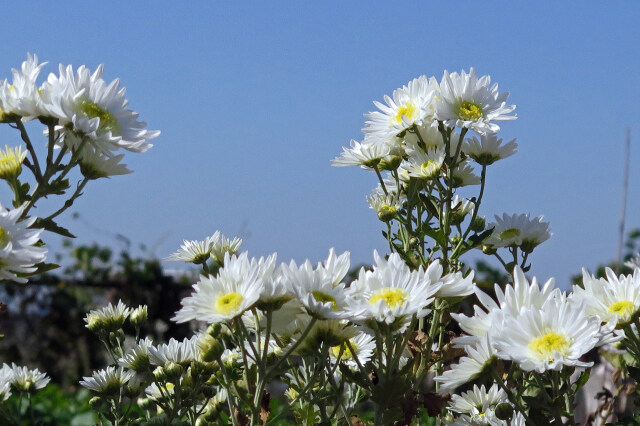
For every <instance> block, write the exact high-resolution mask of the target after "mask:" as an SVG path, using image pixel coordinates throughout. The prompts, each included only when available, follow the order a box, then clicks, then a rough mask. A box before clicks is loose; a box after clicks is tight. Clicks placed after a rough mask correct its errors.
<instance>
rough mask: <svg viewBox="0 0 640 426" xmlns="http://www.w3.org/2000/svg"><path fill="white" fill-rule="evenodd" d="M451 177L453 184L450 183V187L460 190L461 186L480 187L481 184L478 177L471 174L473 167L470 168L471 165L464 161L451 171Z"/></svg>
mask: <svg viewBox="0 0 640 426" xmlns="http://www.w3.org/2000/svg"><path fill="white" fill-rule="evenodd" d="M451 175H452V180H453V182H451V185H452V186H453V187H454V188H460V187H462V186H469V185H480V183H481V182H482V180H481V179H480V177H479V176H478V175H476V174H475V173H474V172H473V167H471V165H470V164H469V163H468V162H466V161H464V162H462V163H460V164H458V165H457V166H456V167H455V168H454V169H453V172H452V173H451Z"/></svg>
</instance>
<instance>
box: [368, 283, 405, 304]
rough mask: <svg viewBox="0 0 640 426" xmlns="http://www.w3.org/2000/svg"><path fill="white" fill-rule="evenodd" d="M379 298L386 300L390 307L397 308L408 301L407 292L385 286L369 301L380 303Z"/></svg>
mask: <svg viewBox="0 0 640 426" xmlns="http://www.w3.org/2000/svg"><path fill="white" fill-rule="evenodd" d="M378 300H384V303H385V304H386V305H387V306H388V307H390V308H395V307H396V306H400V305H402V304H403V303H404V302H406V301H407V294H406V293H405V292H404V291H403V290H401V289H399V288H385V289H383V290H380V291H378V292H376V293H375V294H374V295H373V296H371V297H370V298H369V303H371V304H372V305H375V304H377V303H378Z"/></svg>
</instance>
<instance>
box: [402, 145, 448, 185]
mask: <svg viewBox="0 0 640 426" xmlns="http://www.w3.org/2000/svg"><path fill="white" fill-rule="evenodd" d="M443 162H444V149H443V148H430V149H429V150H428V151H427V152H424V151H411V152H410V154H409V159H408V160H407V161H406V162H403V163H402V164H401V165H400V171H401V172H402V171H406V172H407V175H408V176H410V177H414V178H419V179H433V178H435V177H437V176H439V175H440V168H441V167H442V163H443Z"/></svg>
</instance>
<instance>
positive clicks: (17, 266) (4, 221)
mask: <svg viewBox="0 0 640 426" xmlns="http://www.w3.org/2000/svg"><path fill="white" fill-rule="evenodd" d="M25 206H26V205H22V206H21V207H18V208H16V209H12V210H9V209H6V208H5V207H3V206H2V205H1V204H0V279H4V280H9V281H15V282H18V283H26V282H27V279H26V278H23V277H21V276H18V274H29V273H32V272H35V271H36V267H35V265H36V264H38V263H40V262H43V261H44V259H45V257H46V254H47V249H46V248H44V247H37V246H36V245H37V244H38V241H40V234H41V233H42V231H43V230H42V229H30V228H29V227H30V226H31V225H33V224H34V222H35V221H36V218H35V217H32V218H29V219H25V220H22V221H20V217H21V216H22V213H23V212H24V209H25Z"/></svg>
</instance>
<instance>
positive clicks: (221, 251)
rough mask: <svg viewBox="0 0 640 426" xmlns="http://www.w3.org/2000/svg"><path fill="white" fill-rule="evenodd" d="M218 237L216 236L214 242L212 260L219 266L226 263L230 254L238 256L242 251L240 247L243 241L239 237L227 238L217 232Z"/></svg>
mask: <svg viewBox="0 0 640 426" xmlns="http://www.w3.org/2000/svg"><path fill="white" fill-rule="evenodd" d="M216 233H217V234H218V237H217V238H216V235H215V234H214V235H213V236H214V242H213V246H212V247H211V258H212V259H213V260H215V261H216V262H217V263H219V264H223V263H224V258H225V255H226V254H227V253H228V254H236V253H237V252H238V250H239V249H240V245H241V244H242V240H241V239H240V238H238V237H234V238H233V239H230V238H227V237H225V236H224V235H222V234H221V233H219V232H217V231H216Z"/></svg>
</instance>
